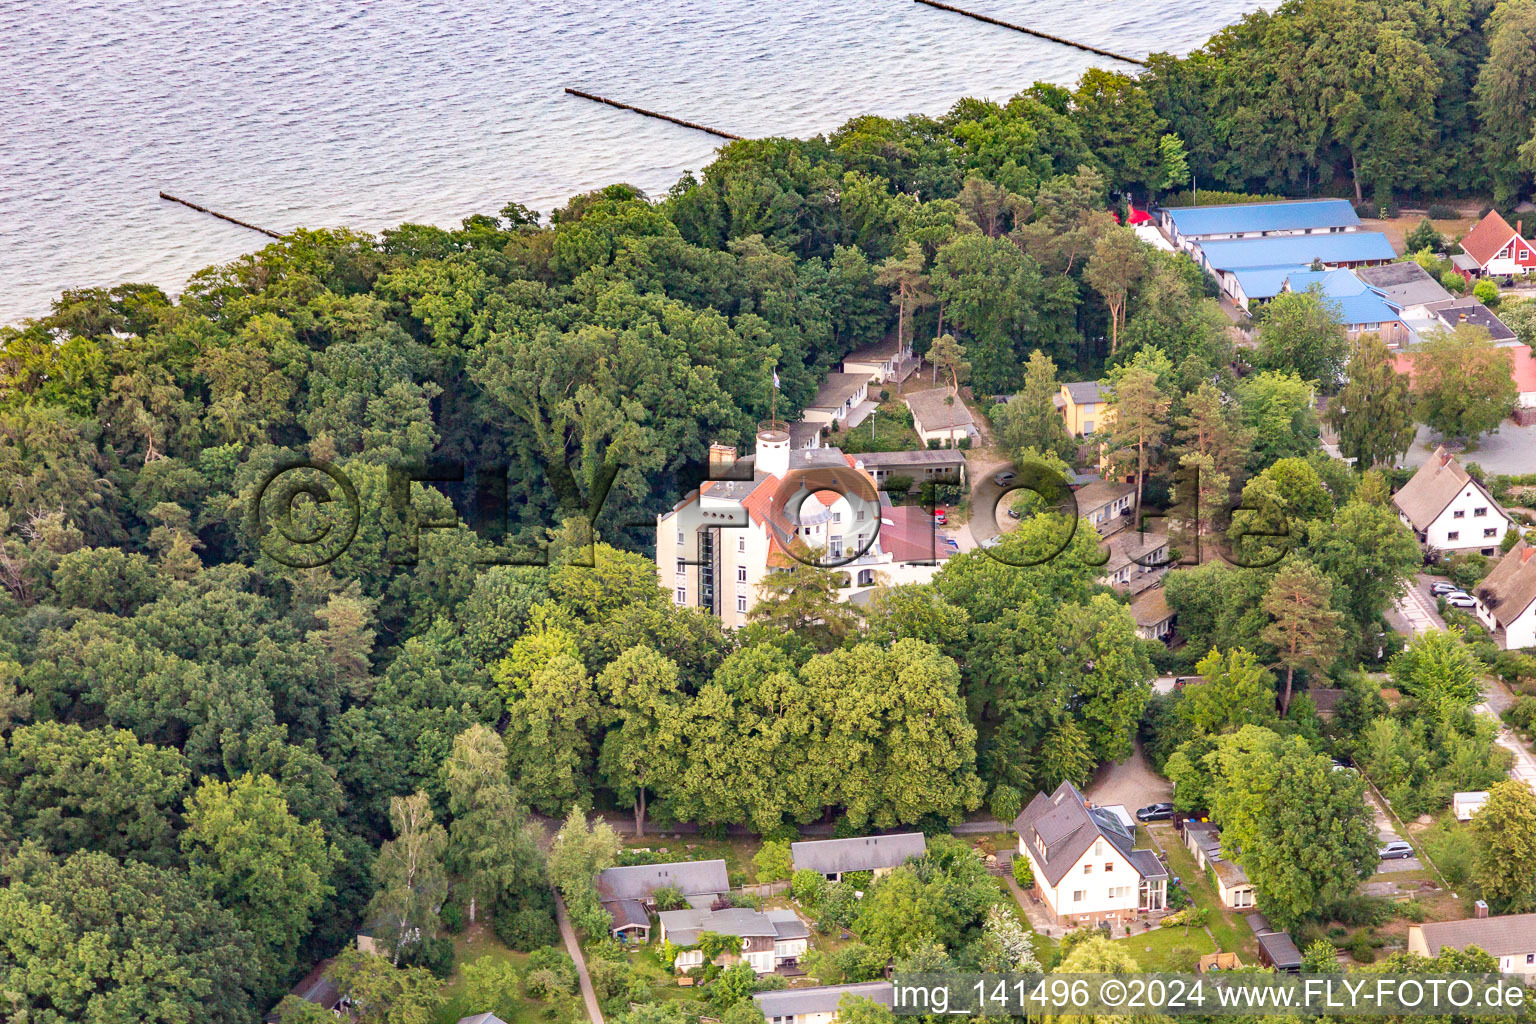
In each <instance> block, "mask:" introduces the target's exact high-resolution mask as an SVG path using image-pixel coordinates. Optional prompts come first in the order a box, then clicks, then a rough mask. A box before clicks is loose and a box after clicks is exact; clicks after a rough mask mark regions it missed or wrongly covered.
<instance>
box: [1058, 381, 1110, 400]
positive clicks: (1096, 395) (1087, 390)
mask: <svg viewBox="0 0 1536 1024" xmlns="http://www.w3.org/2000/svg"><path fill="white" fill-rule="evenodd" d="M1062 387H1064V388H1066V389H1067V394H1069V395H1071V396H1072V401H1074V402H1076V403H1077V404H1078V405H1083V404H1084V403H1086V402H1102V401H1104V396H1103V393H1102V392H1100V391H1099V382H1098V381H1096V380H1079V381H1072V382H1070V383H1066V384H1063V385H1062Z"/></svg>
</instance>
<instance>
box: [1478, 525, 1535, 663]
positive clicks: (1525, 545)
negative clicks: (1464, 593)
mask: <svg viewBox="0 0 1536 1024" xmlns="http://www.w3.org/2000/svg"><path fill="white" fill-rule="evenodd" d="M1472 596H1473V597H1475V598H1477V617H1478V618H1479V619H1481V620H1482V622H1483V625H1485V626H1487V627H1488V631H1489V632H1490V633H1492V634H1493V636H1494V638H1495V639H1496V640H1499V639H1502V641H1503V644H1504V648H1505V649H1506V650H1511V651H1514V650H1519V649H1520V648H1523V647H1536V546H1533V545H1532V544H1531V543H1530V542H1529V541H1527V540H1526V539H1525V538H1523V537H1522V538H1521V539H1520V540H1519V541H1518V542H1517V543H1516V544H1515V546H1514V547H1512V548H1510V549H1509V554H1507V555H1505V556H1504V557H1503V558H1501V559H1500V560H1499V564H1498V565H1496V566H1494V567H1493V571H1492V572H1490V573H1489V574H1488V575H1487V576H1486V577H1485V578H1484V579H1483V582H1481V583H1479V584H1478V585H1477V589H1476V590H1475V591H1473V595H1472Z"/></svg>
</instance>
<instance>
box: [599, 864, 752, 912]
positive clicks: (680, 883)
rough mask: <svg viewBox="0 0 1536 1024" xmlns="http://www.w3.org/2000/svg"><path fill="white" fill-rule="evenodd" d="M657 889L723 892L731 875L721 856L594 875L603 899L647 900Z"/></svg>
mask: <svg viewBox="0 0 1536 1024" xmlns="http://www.w3.org/2000/svg"><path fill="white" fill-rule="evenodd" d="M657 889H677V890H678V891H679V892H681V893H682V894H683V895H684V896H723V895H724V894H725V893H728V892H730V891H731V876H730V873H729V872H728V871H727V870H726V867H725V861H723V860H683V861H673V862H671V863H668V864H636V865H633V866H631V867H623V868H609V869H608V870H606V871H602V872H599V874H598V876H597V895H598V898H599V899H600V900H602V901H603V902H604V903H607V902H609V901H611V900H639V901H641V902H642V903H650V902H652V896H653V895H654V894H655V892H656V890H657Z"/></svg>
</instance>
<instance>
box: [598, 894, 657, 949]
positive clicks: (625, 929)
mask: <svg viewBox="0 0 1536 1024" xmlns="http://www.w3.org/2000/svg"><path fill="white" fill-rule="evenodd" d="M603 909H604V910H606V911H608V916H609V917H610V918H612V919H613V929H612V931H613V937H614V938H616V939H626V938H629V937H630V933H634V936H633V937H635V938H638V939H639V940H640V941H641V942H648V941H649V940H650V937H651V915H650V914H648V913H646V911H645V904H644V903H641V902H640V901H639V900H608V901H607V902H605V903H604V904H603Z"/></svg>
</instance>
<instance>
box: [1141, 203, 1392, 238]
mask: <svg viewBox="0 0 1536 1024" xmlns="http://www.w3.org/2000/svg"><path fill="white" fill-rule="evenodd" d="M1158 218H1159V222H1160V224H1161V227H1162V229H1163V233H1164V234H1166V235H1167V236H1168V238H1169V240H1170V241H1172V242H1173V244H1174V245H1176V246H1178V247H1179V248H1181V249H1189V248H1191V247H1192V246H1194V245H1197V244H1199V243H1200V242H1205V241H1211V242H1215V241H1231V240H1234V239H1240V238H1283V237H1294V236H1298V235H1329V234H1339V233H1342V232H1355V231H1360V230H1361V229H1362V227H1363V225H1362V224H1361V223H1360V217H1359V215H1358V214H1356V213H1355V210H1354V207H1352V206H1350V204H1349V202H1348V201H1347V200H1344V199H1299V200H1291V201H1285V202H1274V203H1232V204H1228V205H1224V206H1187V207H1180V206H1175V207H1165V208H1164V209H1163V210H1161V211H1159V213H1158Z"/></svg>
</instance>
